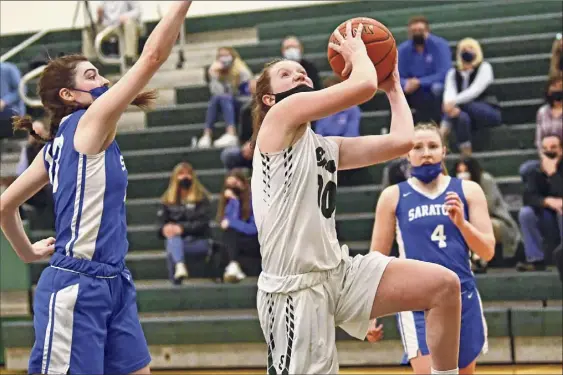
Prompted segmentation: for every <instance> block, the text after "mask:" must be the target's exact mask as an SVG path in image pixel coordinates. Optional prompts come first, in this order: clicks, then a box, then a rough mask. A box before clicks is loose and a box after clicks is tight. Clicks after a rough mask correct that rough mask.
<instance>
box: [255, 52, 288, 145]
mask: <svg viewBox="0 0 563 375" xmlns="http://www.w3.org/2000/svg"><path fill="white" fill-rule="evenodd" d="M280 61H284V59H274V60H272V61H270V62H269V63H267V64H266V65H264V69H262V72H261V73H260V76H259V77H258V79H257V80H256V91H255V92H254V95H252V101H253V103H252V138H251V140H250V146H251V148H252V151H254V148H255V147H256V138H258V132H259V131H260V126H262V122H263V121H264V117H266V113H268V111H269V110H270V107H269V106H267V105H266V104H264V102H263V101H262V97H263V96H264V95H267V94H270V93H271V92H272V88H271V86H270V68H271V67H272V66H274V65H275V64H277V63H279V62H280Z"/></svg>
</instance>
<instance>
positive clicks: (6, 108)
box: [0, 62, 25, 139]
mask: <svg viewBox="0 0 563 375" xmlns="http://www.w3.org/2000/svg"><path fill="white" fill-rule="evenodd" d="M20 81H21V73H20V70H19V69H18V67H17V66H15V65H14V64H12V63H9V62H0V139H2V138H9V137H11V136H12V135H13V133H14V132H13V130H12V120H11V119H12V116H23V115H24V114H25V104H24V102H23V100H22V98H21V97H20V94H19V91H18V90H19V85H20Z"/></svg>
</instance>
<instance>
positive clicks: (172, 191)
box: [160, 162, 209, 205]
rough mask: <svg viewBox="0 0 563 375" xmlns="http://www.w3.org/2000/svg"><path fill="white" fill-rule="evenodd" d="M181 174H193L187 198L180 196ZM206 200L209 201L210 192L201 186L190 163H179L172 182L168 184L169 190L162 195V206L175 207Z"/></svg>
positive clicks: (173, 172)
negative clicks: (179, 177) (179, 178)
mask: <svg viewBox="0 0 563 375" xmlns="http://www.w3.org/2000/svg"><path fill="white" fill-rule="evenodd" d="M181 172H188V173H191V174H192V186H191V187H190V189H189V190H188V194H187V195H186V196H185V197H181V196H180V195H179V194H178V190H179V189H178V185H179V181H178V175H179V174H180V173H181ZM204 198H207V199H209V192H208V191H207V189H205V187H204V186H203V185H202V184H201V182H200V181H199V179H198V178H197V175H196V173H195V171H194V169H193V167H192V165H191V164H190V163H186V162H182V163H178V164H177V165H176V166H175V167H174V169H173V170H172V174H171V175H170V182H169V183H168V188H167V189H166V191H165V192H164V194H162V197H161V198H160V200H161V202H162V204H165V205H173V204H179V203H188V202H189V203H199V202H201V201H202V200H203V199H204Z"/></svg>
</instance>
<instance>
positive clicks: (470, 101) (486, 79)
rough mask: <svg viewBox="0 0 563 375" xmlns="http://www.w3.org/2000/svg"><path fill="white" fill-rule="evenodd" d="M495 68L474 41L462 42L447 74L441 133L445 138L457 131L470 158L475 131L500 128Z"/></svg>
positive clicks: (458, 140) (468, 39)
mask: <svg viewBox="0 0 563 375" xmlns="http://www.w3.org/2000/svg"><path fill="white" fill-rule="evenodd" d="M493 80H494V74H493V67H492V66H491V64H490V63H488V62H486V61H484V60H483V50H482V49H481V45H480V44H479V42H477V41H476V40H475V39H472V38H465V39H462V40H461V41H460V42H459V43H458V45H457V51H456V66H455V68H451V69H450V70H449V71H448V74H447V75H446V82H445V88H444V99H443V105H442V110H443V112H444V117H443V119H442V124H441V130H442V134H443V135H444V136H447V135H448V134H449V131H450V129H452V128H453V129H454V131H455V133H456V136H457V143H458V147H459V149H460V152H461V153H462V154H464V155H465V156H469V155H471V151H472V146H471V138H472V137H471V136H472V132H473V131H474V130H476V129H478V128H483V127H492V126H497V125H500V123H501V112H500V106H499V102H498V99H497V97H496V96H495V95H494V93H493V92H492V90H491V87H490V86H491V84H492V83H493Z"/></svg>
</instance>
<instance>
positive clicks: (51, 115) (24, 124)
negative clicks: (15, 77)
mask: <svg viewBox="0 0 563 375" xmlns="http://www.w3.org/2000/svg"><path fill="white" fill-rule="evenodd" d="M83 61H88V59H87V58H86V57H84V56H83V55H68V56H63V57H58V58H56V59H54V60H51V61H50V62H49V64H47V66H46V67H45V70H43V73H41V77H40V78H39V85H38V86H37V93H38V95H39V97H40V98H41V103H42V104H43V106H44V107H45V111H46V112H47V117H48V122H47V123H46V124H47V126H48V128H49V139H48V140H52V139H53V138H55V135H56V134H57V130H58V129H59V125H60V123H61V120H62V119H63V118H64V117H65V116H67V115H70V114H71V113H72V112H74V111H76V110H78V109H81V108H82V107H80V106H79V105H77V104H76V103H68V102H65V101H64V100H63V99H62V98H61V97H60V95H59V91H60V90H61V89H63V88H72V87H74V86H75V76H76V66H77V65H78V64H79V63H81V62H83ZM155 99H156V91H155V90H151V91H145V92H142V93H140V94H139V95H137V97H136V98H135V99H134V100H133V102H132V103H131V104H133V105H136V106H137V107H139V108H141V109H147V108H149V107H150V106H151V104H152V103H153V101H154V100H155ZM12 124H13V127H14V130H17V129H21V130H26V131H28V132H29V133H30V134H31V135H33V136H34V137H35V138H37V139H41V138H40V137H39V136H38V135H37V134H36V133H35V132H34V131H33V126H32V124H33V119H32V118H31V116H27V115H25V116H13V117H12Z"/></svg>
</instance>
